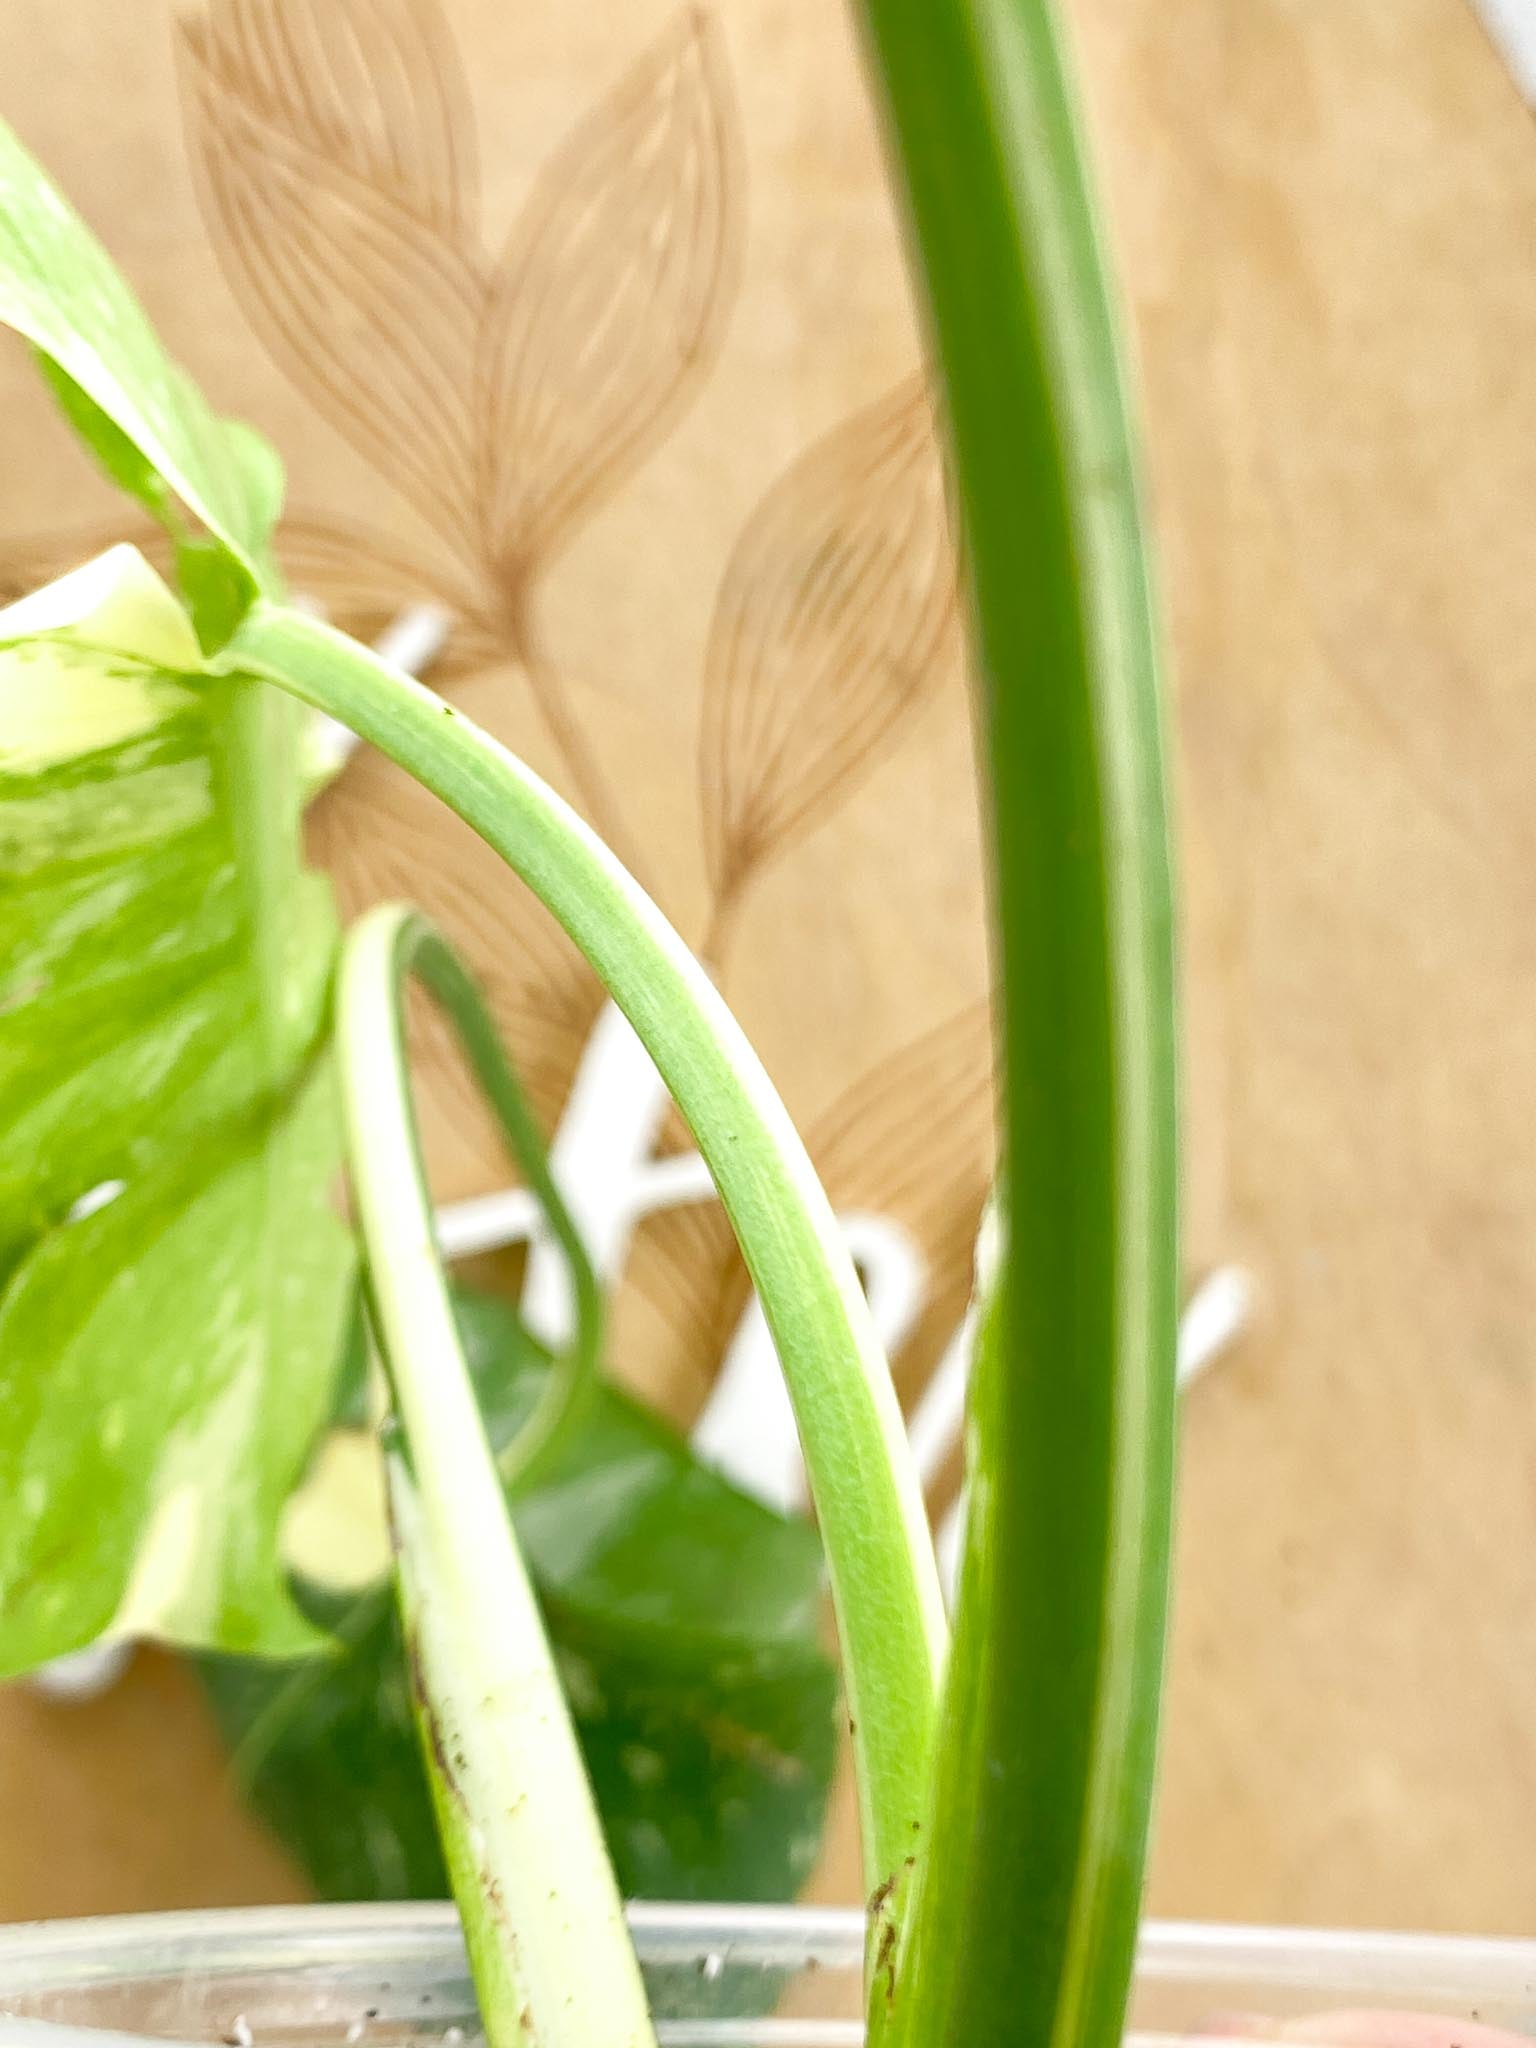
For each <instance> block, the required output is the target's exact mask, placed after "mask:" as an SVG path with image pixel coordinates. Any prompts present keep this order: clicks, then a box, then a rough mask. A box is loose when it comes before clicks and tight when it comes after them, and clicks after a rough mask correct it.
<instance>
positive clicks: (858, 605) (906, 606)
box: [700, 375, 956, 901]
mask: <svg viewBox="0 0 1536 2048" xmlns="http://www.w3.org/2000/svg"><path fill="white" fill-rule="evenodd" d="M955 598H956V564H955V554H954V548H953V546H952V543H951V540H950V534H949V523H948V518H947V514H946V507H945V491H944V474H943V467H942V464H941V462H940V459H939V453H938V446H937V442H936V440H935V437H934V432H933V422H932V417H931V413H930V409H929V405H928V400H927V396H926V392H925V388H924V384H923V380H922V378H921V376H917V375H914V376H912V377H909V378H907V379H906V380H905V381H904V382H903V383H901V384H899V385H898V386H897V387H896V388H895V390H894V391H891V392H889V393H887V395H886V396H885V397H884V398H881V399H879V400H878V401H877V402H876V403H875V404H873V405H870V406H868V407H866V408H864V409H863V410H862V411H860V412H858V413H855V414H854V415H853V417H852V418H851V419H848V420H846V421H844V422H843V423H842V424H841V425H840V426H838V427H836V428H834V429H833V431H832V432H831V433H830V434H828V435H826V436H825V438H824V439H822V440H821V441H819V442H817V443H816V444H815V445H814V446H813V447H812V448H811V449H809V450H808V451H807V453H805V454H804V455H802V456H801V457H800V458H799V460H798V461H796V462H795V463H794V464H793V465H792V466H791V468H790V469H788V470H787V471H786V472H785V474H784V475H783V476H782V477H781V478H780V479H779V481H778V482H777V483H776V484H775V485H774V487H773V488H772V490H770V491H769V493H768V495H767V497H766V498H764V499H763V501H762V503H761V504H760V505H759V507H758V509H757V511H756V512H755V513H754V514H753V516H752V518H751V519H750V520H749V521H748V523H747V526H746V529H745V530H744V532H743V533H742V535H741V538H740V540H739V541H738V543H737V545H736V548H735V551H734V553H733V554H732V556H731V559H730V562H729V563H728V565H727V567H726V572H725V577H724V580H723V582H722V584H721V588H720V594H719V598H718V600H717V602H716V606H715V615H714V620H713V623H712V626H711V629H710V636H709V645H708V651H707V654H706V657H705V673H704V714H703V724H702V728H701V732H700V778H701V785H702V796H703V805H704V828H705V841H706V850H707V852H708V856H709V863H710V871H711V876H712V879H713V881H714V884H715V888H716V891H717V894H718V896H719V897H720V898H721V899H722V900H724V901H729V900H730V899H731V898H732V897H733V896H734V895H735V894H736V893H737V892H738V891H739V890H740V888H741V885H742V883H743V882H744V881H745V879H746V877H747V876H748V875H749V874H750V873H751V871H752V870H753V869H754V868H755V867H756V866H757V865H759V863H761V862H762V861H763V860H765V859H766V858H767V857H769V856H770V855H771V854H773V853H774V852H776V851H777V850H778V849H779V848H781V847H782V846H783V845H784V844H785V843H786V842H787V841H788V840H790V839H792V838H793V837H794V836H795V835H796V834H797V833H799V832H801V831H803V830H804V829H805V828H806V826H808V825H809V824H811V823H812V822H813V821H814V820H815V819H816V818H817V817H818V816H820V815H821V814H822V813H824V812H825V811H826V810H827V809H828V808H829V807H830V806H831V805H833V804H834V803H837V802H839V801H840V800H841V799H842V798H843V797H845V796H846V795H847V794H848V792H849V791H850V790H851V789H852V787H853V786H854V785H855V783H856V782H857V780H858V778H859V776H860V775H861V774H862V773H863V772H864V771H865V770H866V769H867V768H868V766H869V765H870V763H871V762H872V761H873V760H874V759H875V758H876V757H877V756H878V754H879V753H880V751H881V750H882V749H883V748H884V747H886V746H887V745H889V743H890V741H891V740H892V738H893V737H894V735H895V734H896V732H897V730H898V728H899V726H900V724H901V722H902V720H903V719H904V718H905V717H906V716H907V715H908V714H909V713H910V712H911V711H912V710H913V709H914V708H915V707H916V706H917V705H918V704H920V703H921V702H922V701H923V699H924V698H925V697H926V696H927V695H928V694H929V692H931V691H932V690H933V689H934V688H935V687H936V685H937V683H938V681H939V679H940V677H941V675H942V672H943V664H942V661H941V655H942V652H943V646H944V642H945V639H946V636H947V634H948V632H949V629H950V624H951V621H952V619H953V617H954V612H955Z"/></svg>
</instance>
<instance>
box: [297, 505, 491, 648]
mask: <svg viewBox="0 0 1536 2048" xmlns="http://www.w3.org/2000/svg"><path fill="white" fill-rule="evenodd" d="M276 553H277V559H278V563H279V565H280V567H281V568H282V571H283V574H284V576H285V577H286V579H287V582H288V587H289V589H290V590H291V591H292V592H293V594H294V596H295V597H296V598H300V599H303V600H305V601H307V602H308V603H311V604H314V605H317V606H318V607H319V608H320V610H321V611H322V612H323V613H324V615H325V617H326V618H327V619H329V620H330V622H331V623H332V625H335V626H340V627H341V628H342V630H343V631H344V632H347V633H350V634H351V635H352V636H353V638H354V639H357V640H365V641H368V642H370V643H371V642H373V641H375V640H377V639H378V638H379V636H380V635H381V634H382V633H384V632H385V631H386V630H387V629H388V628H389V627H390V626H392V625H393V624H394V623H395V622H396V620H398V619H399V617H400V615H401V613H402V612H403V611H406V610H408V609H409V608H410V607H412V606H414V605H432V606H436V607H440V608H441V609H442V610H443V611H445V612H446V613H447V615H448V619H449V622H450V623H449V627H448V637H447V639H446V641H445V642H444V644H443V647H442V650H441V652H440V653H439V654H437V655H436V656H435V657H434V659H433V662H432V669H431V674H430V676H429V677H428V678H427V680H429V681H430V682H431V683H432V685H433V686H434V688H436V687H441V686H442V685H443V684H444V683H447V682H451V681H453V680H454V679H455V678H456V677H459V676H462V675H463V674H465V673H466V672H469V671H473V670H475V669H479V668H483V667H484V666H485V665H486V664H487V663H488V662H491V661H494V660H496V659H497V658H498V656H499V655H500V654H501V651H502V650H501V646H500V643H499V641H498V640H497V637H496V634H495V631H494V628H493V627H491V626H490V625H488V624H487V622H486V620H485V618H484V615H483V613H482V611H481V608H480V604H479V599H478V597H477V594H476V592H475V591H474V590H473V589H472V588H471V587H470V586H469V585H468V584H467V583H466V582H464V581H462V580H461V579H460V578H459V577H457V576H456V575H454V574H453V573H452V572H451V571H444V570H443V569H441V568H440V567H439V566H438V565H437V564H436V563H435V562H428V561H426V560H423V559H422V558H421V556H419V555H418V554H416V553H415V552H414V551H412V550H408V549H406V548H402V547H401V545H400V544H399V542H398V541H397V540H395V539H394V538H393V537H392V536H391V535H389V534H386V533H380V532H378V531H376V530H375V529H373V528H371V527H368V526H364V525H361V524H359V523H358V522H356V521H351V520H348V521H342V520H333V519H316V518H310V517H306V516H305V515H304V514H302V513H300V514H296V515H295V516H294V517H293V518H290V519H285V520H284V521H283V522H282V524H281V525H280V526H279V527H278V529H277V544H276Z"/></svg>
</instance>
